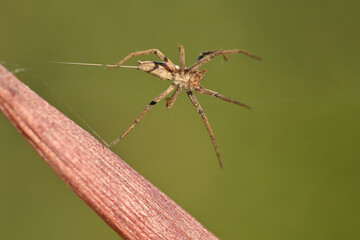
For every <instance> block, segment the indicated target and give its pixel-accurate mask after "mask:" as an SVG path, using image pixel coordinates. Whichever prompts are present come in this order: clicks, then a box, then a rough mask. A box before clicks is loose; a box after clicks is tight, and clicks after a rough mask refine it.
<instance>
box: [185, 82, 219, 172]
mask: <svg viewBox="0 0 360 240" xmlns="http://www.w3.org/2000/svg"><path fill="white" fill-rule="evenodd" d="M185 90H186V93H187V95H188V96H189V98H190V101H191V102H192V104H193V105H194V106H195V108H196V110H197V111H198V113H199V114H200V116H201V118H202V120H203V121H204V124H205V126H206V129H207V130H208V132H209V135H210V138H211V141H212V144H213V145H214V149H215V152H216V155H217V157H218V160H219V164H220V167H221V168H222V161H221V157H220V152H219V148H218V146H217V144H216V140H215V136H214V133H213V130H212V129H211V126H210V123H209V120H208V119H207V117H206V115H205V113H204V111H203V109H202V108H201V106H200V103H199V102H198V100H197V99H196V98H195V96H194V95H193V93H192V91H191V90H190V89H188V88H185Z"/></svg>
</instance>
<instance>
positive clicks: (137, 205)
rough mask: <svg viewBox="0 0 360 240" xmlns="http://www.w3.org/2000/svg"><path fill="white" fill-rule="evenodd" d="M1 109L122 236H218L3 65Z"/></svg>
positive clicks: (186, 237)
mask: <svg viewBox="0 0 360 240" xmlns="http://www.w3.org/2000/svg"><path fill="white" fill-rule="evenodd" d="M0 111H1V112H2V113H3V114H4V115H5V117H6V118H8V119H9V121H10V122H11V123H12V124H13V125H14V126H15V127H16V129H17V130H18V131H19V132H20V133H21V134H22V135H23V136H24V137H25V139H26V140H27V141H28V142H29V143H30V144H31V146H32V147H33V148H34V149H35V150H36V151H37V152H38V153H39V154H40V156H41V157H42V158H43V159H44V160H45V162H46V163H47V164H48V165H49V166H50V167H51V168H52V169H53V170H54V171H55V172H56V174H57V175H58V176H59V177H61V179H63V181H64V182H65V183H66V184H67V185H68V186H69V187H70V188H71V189H72V190H73V191H74V192H75V193H76V194H77V195H78V196H79V197H80V198H81V199H82V200H83V201H84V202H86V203H87V204H88V205H89V206H90V207H91V209H92V210H94V211H95V212H96V213H97V214H98V215H99V216H100V217H101V218H102V219H103V220H104V221H105V222H106V223H107V224H108V225H109V226H111V227H112V228H113V229H114V231H115V232H117V233H118V234H119V235H120V236H121V237H123V238H124V239H217V238H216V236H214V235H213V234H212V233H211V232H209V231H208V230H207V229H206V228H204V227H203V226H202V225H201V224H200V223H199V222H198V221H196V219H194V218H193V217H192V216H191V215H190V214H188V213H187V212H186V211H185V210H183V209H182V208H181V207H180V206H178V205H177V204H176V203H175V202H174V201H172V200H171V199H170V198H169V197H167V196H166V195H165V194H164V193H162V192H161V191H160V190H159V189H157V188H156V187H155V186H154V185H152V184H151V183H150V182H149V181H147V180H146V179H145V178H144V177H142V176H141V175H140V174H139V173H137V172H136V171H135V170H133V169H132V168H131V167H130V166H129V165H127V164H126V163H125V162H124V161H123V160H121V159H120V158H119V157H118V156H116V155H115V154H114V153H113V152H111V151H110V150H109V149H108V148H106V147H105V146H103V145H102V144H101V143H99V142H98V141H97V140H96V139H95V138H94V137H93V136H91V135H90V134H89V133H88V132H86V131H85V130H83V129H82V128H80V127H79V126H78V125H77V124H76V123H74V122H73V121H72V120H70V119H69V118H67V117H66V116H65V115H63V114H62V113H60V112H59V111H58V110H57V109H55V108H54V107H53V106H51V105H50V104H49V103H47V102H46V101H45V100H44V99H42V98H41V97H39V96H38V95H37V94H36V93H34V92H33V91H32V90H31V89H30V88H29V87H27V86H26V85H24V84H23V83H22V82H21V81H19V80H18V79H17V78H16V77H15V76H14V75H13V74H11V73H10V72H8V71H7V70H6V69H5V68H4V67H3V66H1V65H0Z"/></svg>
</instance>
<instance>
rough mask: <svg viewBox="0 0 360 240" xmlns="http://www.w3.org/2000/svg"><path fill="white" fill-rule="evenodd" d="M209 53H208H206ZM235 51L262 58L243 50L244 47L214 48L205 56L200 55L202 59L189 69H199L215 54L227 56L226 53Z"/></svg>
mask: <svg viewBox="0 0 360 240" xmlns="http://www.w3.org/2000/svg"><path fill="white" fill-rule="evenodd" d="M206 53H207V54H206ZM233 53H242V54H245V55H246V56H249V57H252V58H255V59H258V60H260V59H261V58H260V57H257V56H255V55H253V54H252V53H250V52H247V51H245V50H242V49H234V50H218V51H216V50H214V51H208V52H205V54H204V56H201V54H200V56H199V57H198V59H199V58H200V60H198V61H197V62H196V63H194V64H193V65H192V66H191V67H189V68H188V71H190V72H193V71H197V70H198V69H199V68H200V67H201V66H202V65H204V64H205V63H207V62H208V61H210V60H211V59H212V58H214V57H215V56H218V55H223V56H224V57H225V59H227V58H226V55H228V54H233ZM205 55H206V56H205Z"/></svg>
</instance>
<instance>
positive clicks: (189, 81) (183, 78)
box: [107, 45, 261, 168]
mask: <svg viewBox="0 0 360 240" xmlns="http://www.w3.org/2000/svg"><path fill="white" fill-rule="evenodd" d="M151 53H154V54H155V55H157V56H158V57H159V58H160V60H161V62H157V61H144V62H142V61H138V66H137V67H136V68H137V69H138V70H142V71H144V72H147V73H150V74H152V75H154V76H156V77H158V78H161V79H164V80H170V81H172V83H171V85H170V87H168V88H167V89H166V90H165V91H164V92H162V93H160V94H159V95H158V96H156V97H155V98H154V99H152V101H151V102H150V103H149V104H148V105H147V106H146V107H145V109H144V110H143V111H142V112H141V114H140V115H139V116H138V117H137V118H136V119H135V121H134V122H133V123H132V124H131V125H130V127H129V128H128V129H127V130H126V131H125V132H124V133H123V134H122V135H121V136H120V137H118V138H116V139H115V140H114V141H113V142H111V143H110V144H107V145H108V147H111V146H113V145H115V144H116V143H118V142H119V141H120V140H121V139H123V138H124V137H125V136H126V135H127V134H128V133H129V132H130V131H131V129H133V128H134V127H135V126H136V124H138V123H139V122H140V120H141V119H142V118H143V117H144V116H145V114H146V113H147V112H148V111H149V110H150V109H151V108H152V107H153V106H154V105H155V104H156V103H158V102H159V101H161V100H162V99H164V98H165V97H166V96H168V95H169V94H170V93H171V92H172V91H173V90H175V91H174V93H173V94H172V95H171V97H169V98H166V107H167V108H171V107H172V105H173V104H174V102H175V100H176V98H177V96H178V95H179V93H180V92H181V91H182V90H183V89H184V90H185V91H186V93H187V95H188V97H189V99H190V101H191V103H192V104H193V105H194V107H195V108H196V110H197V112H198V113H199V115H200V116H201V118H202V120H203V121H204V124H205V126H206V128H207V131H208V132H209V135H210V138H211V141H212V144H213V146H214V149H215V152H216V155H217V158H218V160H219V164H220V167H221V168H222V161H221V157H220V152H219V148H218V145H217V143H216V140H215V136H214V133H213V130H212V129H211V126H210V123H209V120H208V119H207V117H206V115H205V113H204V111H203V109H202V108H201V106H200V104H199V102H198V100H197V99H196V98H195V96H194V95H193V91H195V92H198V93H201V94H206V95H210V96H214V97H217V98H220V99H221V100H224V101H227V102H230V103H234V104H237V105H240V106H243V107H246V108H248V109H250V107H249V106H247V105H245V104H244V103H241V102H238V101H235V100H232V99H230V98H227V97H225V96H223V95H221V94H220V93H218V92H215V91H212V90H209V89H206V88H204V87H202V86H200V82H201V79H202V76H203V74H204V73H205V72H206V70H199V68H200V67H201V66H202V65H203V64H205V63H206V62H208V61H210V60H211V59H212V58H214V57H215V56H218V55H222V56H223V57H224V59H225V61H227V55H228V54H233V53H242V54H245V55H247V56H249V57H252V58H255V59H258V60H260V59H261V58H260V57H257V56H255V55H253V54H252V53H249V52H247V51H245V50H242V49H234V50H221V49H220V50H212V51H206V52H202V53H200V55H199V57H198V58H197V60H196V62H195V63H194V64H193V65H191V66H190V67H185V49H184V47H183V46H181V45H180V46H179V58H180V66H177V65H175V64H174V63H172V62H171V61H170V59H168V58H167V57H166V56H165V55H164V54H163V53H162V52H160V51H159V50H158V49H149V50H145V51H138V52H133V53H130V54H129V55H127V56H126V57H125V58H124V59H122V60H121V61H120V62H119V63H117V64H116V65H109V66H108V68H118V67H121V66H122V64H123V63H125V62H126V61H127V60H129V59H130V58H132V57H137V56H141V55H148V54H151ZM124 67H125V66H124Z"/></svg>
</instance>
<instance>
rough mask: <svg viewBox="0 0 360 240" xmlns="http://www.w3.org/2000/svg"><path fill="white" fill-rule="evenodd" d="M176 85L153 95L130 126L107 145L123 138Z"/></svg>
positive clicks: (109, 145) (111, 144)
mask: <svg viewBox="0 0 360 240" xmlns="http://www.w3.org/2000/svg"><path fill="white" fill-rule="evenodd" d="M175 87H176V85H171V86H170V87H169V88H167V89H166V90H165V91H164V92H162V93H160V94H159V95H158V96H157V97H155V98H154V99H153V100H152V101H151V102H150V103H149V104H148V105H147V106H146V108H145V109H144V110H143V111H142V112H141V114H140V115H139V116H138V117H137V118H136V119H135V121H134V122H133V123H132V124H131V125H130V127H129V128H128V129H127V130H126V131H125V132H124V133H123V134H122V135H121V136H120V137H118V138H116V139H115V140H114V141H112V142H111V143H110V144H108V147H111V146H113V145H115V144H116V143H118V142H119V141H120V140H121V139H123V138H124V137H125V136H126V135H127V134H128V133H129V132H130V130H131V129H133V128H134V127H135V125H136V124H138V123H139V122H140V120H141V119H142V118H143V117H144V116H145V114H146V113H147V112H148V111H149V110H150V108H152V107H153V106H154V105H155V104H156V103H157V102H159V101H160V100H161V99H163V98H164V97H166V96H167V95H168V94H169V93H170V92H171V91H172V90H174V88H175Z"/></svg>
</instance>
